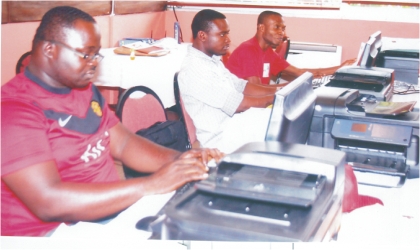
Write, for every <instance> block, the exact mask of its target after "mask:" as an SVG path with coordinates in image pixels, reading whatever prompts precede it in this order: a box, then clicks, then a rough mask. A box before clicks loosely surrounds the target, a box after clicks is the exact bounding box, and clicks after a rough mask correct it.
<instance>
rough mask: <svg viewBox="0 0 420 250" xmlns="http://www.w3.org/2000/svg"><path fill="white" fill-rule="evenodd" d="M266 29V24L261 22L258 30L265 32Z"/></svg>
mask: <svg viewBox="0 0 420 250" xmlns="http://www.w3.org/2000/svg"><path fill="white" fill-rule="evenodd" d="M264 30H265V26H264V24H262V23H260V24H258V25H257V31H259V32H264Z"/></svg>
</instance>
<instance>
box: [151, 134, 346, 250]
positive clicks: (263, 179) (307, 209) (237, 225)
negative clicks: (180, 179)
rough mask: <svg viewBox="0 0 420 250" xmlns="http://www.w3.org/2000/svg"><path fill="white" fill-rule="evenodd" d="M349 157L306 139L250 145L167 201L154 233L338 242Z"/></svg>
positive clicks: (183, 237) (209, 238)
mask: <svg viewBox="0 0 420 250" xmlns="http://www.w3.org/2000/svg"><path fill="white" fill-rule="evenodd" d="M326 155H328V157H325V156H326ZM344 160H345V154H344V153H343V152H340V151H338V150H331V149H325V148H321V147H314V146H308V145H303V144H294V143H282V142H277V141H267V142H253V143H248V144H245V145H244V146H242V147H240V148H239V149H238V150H236V151H235V152H233V153H232V154H229V155H226V156H225V157H224V158H223V159H222V161H221V162H219V163H218V164H217V166H216V167H212V168H210V171H209V177H208V178H207V179H206V180H202V181H199V182H195V183H194V184H192V185H191V186H190V188H187V189H186V190H184V191H183V192H177V193H176V194H175V195H174V197H173V198H172V199H171V200H169V201H168V203H167V204H166V205H165V206H164V208H163V209H162V213H161V215H160V216H159V218H158V219H157V220H155V221H154V222H153V223H152V225H151V226H150V228H152V229H153V232H154V237H153V238H154V239H164V240H207V241H289V242H290V241H293V242H295V241H304V242H307V241H328V240H331V239H332V238H333V237H334V236H335V235H336V234H337V232H338V230H339V228H340V222H341V214H342V199H343V192H344Z"/></svg>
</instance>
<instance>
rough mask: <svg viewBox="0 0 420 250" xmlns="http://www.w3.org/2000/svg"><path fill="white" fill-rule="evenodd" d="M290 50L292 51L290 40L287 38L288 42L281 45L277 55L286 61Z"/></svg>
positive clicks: (285, 41)
mask: <svg viewBox="0 0 420 250" xmlns="http://www.w3.org/2000/svg"><path fill="white" fill-rule="evenodd" d="M289 49H290V39H289V38H287V39H286V40H284V41H283V43H281V44H280V45H279V46H278V47H277V48H276V53H277V54H278V55H280V56H281V57H283V58H284V59H285V60H286V59H287V55H288V54H289Z"/></svg>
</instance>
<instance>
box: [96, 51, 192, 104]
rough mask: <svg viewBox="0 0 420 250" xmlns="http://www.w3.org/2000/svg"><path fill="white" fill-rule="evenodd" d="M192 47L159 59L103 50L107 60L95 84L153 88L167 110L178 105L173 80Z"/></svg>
mask: <svg viewBox="0 0 420 250" xmlns="http://www.w3.org/2000/svg"><path fill="white" fill-rule="evenodd" d="M188 45H189V44H180V45H177V46H176V47H173V48H172V49H171V50H170V53H169V54H167V55H164V56H159V57H149V56H136V57H135V59H134V60H130V56H129V55H117V54H115V53H114V49H115V48H106V49H101V51H100V53H101V54H102V55H104V56H105V57H104V59H103V60H102V61H101V63H100V64H99V66H98V69H97V76H96V80H95V81H94V84H95V85H97V86H107V87H120V88H123V89H128V88H130V87H134V86H138V85H143V86H146V87H149V88H151V89H152V90H153V91H155V92H156V94H157V95H158V96H159V98H160V99H161V100H162V103H163V105H164V106H165V108H167V107H171V106H173V105H174V104H175V98H174V91H173V79H174V75H175V73H176V72H178V71H179V70H180V68H181V64H182V61H183V60H184V57H185V55H186V54H187V46H188Z"/></svg>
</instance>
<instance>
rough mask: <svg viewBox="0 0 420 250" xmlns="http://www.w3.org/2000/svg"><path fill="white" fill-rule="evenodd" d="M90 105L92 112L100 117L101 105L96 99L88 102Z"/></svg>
mask: <svg viewBox="0 0 420 250" xmlns="http://www.w3.org/2000/svg"><path fill="white" fill-rule="evenodd" d="M90 107H91V108H92V110H93V112H94V113H95V114H96V115H97V116H99V117H102V109H101V105H99V103H98V102H97V101H92V102H91V103H90Z"/></svg>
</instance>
